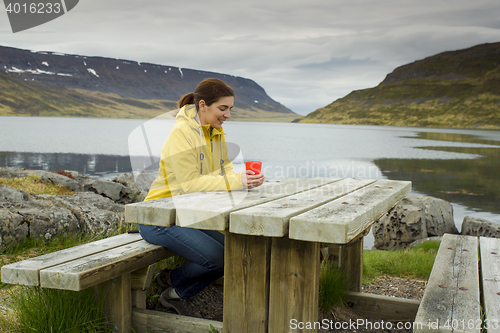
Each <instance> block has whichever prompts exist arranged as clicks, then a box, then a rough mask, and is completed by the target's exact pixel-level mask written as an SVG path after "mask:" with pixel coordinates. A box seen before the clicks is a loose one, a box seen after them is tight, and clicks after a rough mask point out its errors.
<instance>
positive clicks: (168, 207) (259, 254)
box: [125, 178, 411, 333]
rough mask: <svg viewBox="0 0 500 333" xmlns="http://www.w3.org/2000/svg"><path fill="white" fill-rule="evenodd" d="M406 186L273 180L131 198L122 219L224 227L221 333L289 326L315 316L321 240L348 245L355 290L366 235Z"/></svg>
mask: <svg viewBox="0 0 500 333" xmlns="http://www.w3.org/2000/svg"><path fill="white" fill-rule="evenodd" d="M410 191H411V182H408V181H391V180H372V179H350V178H346V179H342V178H284V179H274V180H269V181H266V182H265V183H264V184H263V185H262V186H260V187H258V188H256V189H252V190H248V191H236V192H201V193H192V194H187V195H182V196H177V197H171V198H165V199H158V200H152V201H146V202H141V203H136V204H129V205H127V206H126V208H125V220H126V222H128V223H140V224H149V225H158V226H171V225H174V224H176V225H180V226H183V227H189V228H198V229H210V230H219V231H221V232H224V233H225V259H224V260H225V264H224V266H225V267H224V316H223V318H224V319H223V329H224V332H226V333H227V332H234V333H243V332H252V333H257V332H288V331H292V329H291V323H292V321H293V323H307V322H309V323H314V322H317V321H318V297H319V264H320V262H319V259H320V253H319V251H320V245H321V244H350V245H351V251H353V253H354V255H352V253H351V257H354V260H351V261H350V262H351V264H350V267H348V271H349V274H350V280H351V281H352V283H353V287H352V289H353V290H357V291H359V290H360V288H361V274H362V260H361V259H362V250H363V242H362V240H363V236H365V235H366V234H367V231H368V230H369V228H370V226H371V225H372V223H374V222H375V221H376V220H378V219H379V218H380V217H381V216H382V215H384V214H385V213H387V212H388V211H389V210H390V209H391V208H392V207H393V206H394V205H396V203H397V202H399V201H400V200H401V199H403V198H404V197H405V196H406V195H407V194H408V193H410ZM304 331H311V332H315V331H316V330H315V329H311V330H304Z"/></svg>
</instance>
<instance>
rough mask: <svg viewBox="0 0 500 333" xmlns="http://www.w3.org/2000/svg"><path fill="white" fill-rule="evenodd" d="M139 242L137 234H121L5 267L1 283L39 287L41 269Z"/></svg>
mask: <svg viewBox="0 0 500 333" xmlns="http://www.w3.org/2000/svg"><path fill="white" fill-rule="evenodd" d="M140 240H142V237H141V235H139V234H122V235H118V236H114V237H109V238H105V239H101V240H98V241H95V242H92V243H87V244H82V245H78V246H75V247H72V248H68V249H64V250H61V251H57V252H53V253H49V254H45V255H42V256H39V257H36V258H31V259H26V260H23V261H19V262H15V263H12V264H9V265H5V266H3V267H2V282H4V283H11V284H21V285H26V286H39V285H40V278H39V272H40V270H42V269H46V268H49V267H52V266H56V265H60V264H63V263H65V262H69V261H72V260H75V259H78V258H83V257H86V256H89V255H93V254H96V253H99V252H102V251H107V250H109V249H112V248H116V247H119V246H123V245H126V244H130V243H133V242H137V241H140Z"/></svg>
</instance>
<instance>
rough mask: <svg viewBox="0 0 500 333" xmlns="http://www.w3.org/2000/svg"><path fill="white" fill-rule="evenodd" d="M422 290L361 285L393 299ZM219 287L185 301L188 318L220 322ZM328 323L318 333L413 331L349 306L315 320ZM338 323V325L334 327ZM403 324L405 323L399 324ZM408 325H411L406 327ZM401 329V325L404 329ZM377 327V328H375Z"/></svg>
mask: <svg viewBox="0 0 500 333" xmlns="http://www.w3.org/2000/svg"><path fill="white" fill-rule="evenodd" d="M424 290H425V282H423V281H418V280H413V279H407V278H394V277H390V278H389V277H382V278H378V279H377V280H375V282H374V283H372V284H369V285H363V290H362V291H363V292H365V293H372V294H378V295H386V296H395V297H400V298H407V299H415V300H421V299H422V296H423V294H424ZM222 299H223V294H222V288H221V287H216V286H215V285H210V286H208V287H207V288H205V289H204V290H202V291H201V292H200V293H199V294H198V295H196V296H194V297H191V298H189V299H187V300H185V301H183V302H184V304H185V306H186V308H187V309H188V310H189V311H190V316H193V317H198V318H205V319H211V320H217V321H222ZM148 309H151V310H156V311H165V312H170V309H166V308H164V307H162V306H161V305H158V304H156V303H151V302H150V303H148ZM325 319H326V320H327V322H328V327H331V328H333V329H326V330H318V333H330V332H342V333H347V332H360V333H368V332H370V333H372V332H373V333H382V332H388V333H392V332H412V330H411V329H401V330H397V329H387V327H388V326H389V325H388V324H387V323H385V324H384V326H383V327H382V326H381V325H382V324H381V321H380V320H376V319H371V318H366V317H363V316H360V315H359V314H357V313H355V312H354V311H353V310H351V309H349V308H348V307H342V308H335V309H334V310H333V311H332V312H331V313H326V314H325V313H320V314H319V318H318V321H320V322H322V323H323V320H325ZM361 321H363V323H364V325H360V326H356V329H352V327H353V326H352V324H351V326H350V327H349V328H348V329H339V330H336V329H335V327H336V326H338V327H342V326H339V325H344V327H347V323H352V322H357V323H359V322H361ZM335 323H337V324H335ZM396 325H397V323H392V326H393V327H396ZM401 325H404V324H401ZM406 325H407V326H408V325H410V323H408V324H406ZM403 327H404V326H403ZM377 328H378V329H377Z"/></svg>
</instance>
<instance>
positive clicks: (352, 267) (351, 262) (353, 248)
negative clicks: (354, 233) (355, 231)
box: [339, 237, 363, 291]
mask: <svg viewBox="0 0 500 333" xmlns="http://www.w3.org/2000/svg"><path fill="white" fill-rule="evenodd" d="M339 261H340V270H341V271H342V272H345V274H346V276H347V278H348V279H349V282H350V288H349V289H350V290H351V291H361V286H362V283H363V237H360V238H358V239H355V240H353V241H351V242H349V243H348V244H346V245H342V247H341V248H340V258H339Z"/></svg>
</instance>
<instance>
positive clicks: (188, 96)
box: [177, 92, 194, 108]
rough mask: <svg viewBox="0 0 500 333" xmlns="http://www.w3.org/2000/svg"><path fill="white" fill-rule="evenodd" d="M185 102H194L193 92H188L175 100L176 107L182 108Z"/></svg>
mask: <svg viewBox="0 0 500 333" xmlns="http://www.w3.org/2000/svg"><path fill="white" fill-rule="evenodd" d="M186 104H194V93H192V92H190V93H188V94H186V95H184V96H182V97H181V99H180V100H179V101H178V102H177V107H178V108H182V107H183V106H184V105H186Z"/></svg>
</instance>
